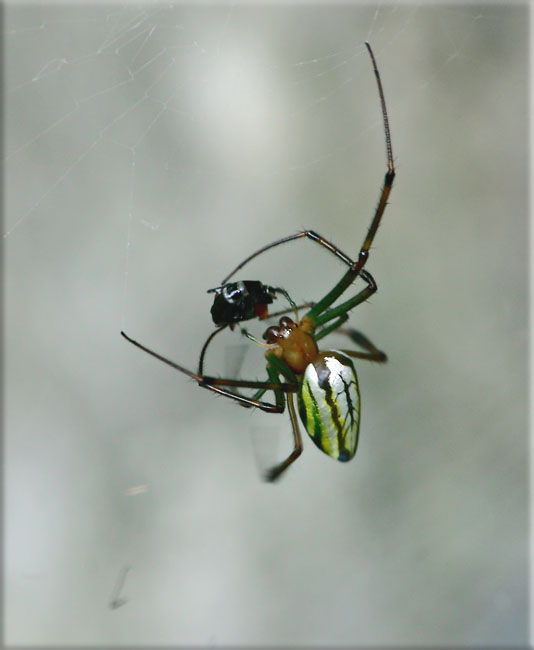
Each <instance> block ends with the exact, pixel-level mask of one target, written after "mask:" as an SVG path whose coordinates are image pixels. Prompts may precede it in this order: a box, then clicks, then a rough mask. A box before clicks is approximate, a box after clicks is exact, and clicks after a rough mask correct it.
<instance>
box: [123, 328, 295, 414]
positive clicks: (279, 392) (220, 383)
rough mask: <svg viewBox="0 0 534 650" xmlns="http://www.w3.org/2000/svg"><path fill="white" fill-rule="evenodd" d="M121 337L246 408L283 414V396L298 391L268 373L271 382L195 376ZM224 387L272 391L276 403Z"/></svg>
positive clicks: (128, 338) (293, 384) (124, 334)
mask: <svg viewBox="0 0 534 650" xmlns="http://www.w3.org/2000/svg"><path fill="white" fill-rule="evenodd" d="M121 335H122V336H123V337H124V338H125V339H126V340H127V341H129V342H130V343H131V344H132V345H135V346H136V347H137V348H139V349H140V350H143V352H146V353H147V354H150V355H151V356H153V357H155V358H156V359H159V361H162V362H163V363H165V364H167V365H168V366H170V367H171V368H174V369H175V370H178V371H179V372H182V373H183V374H184V375H187V376H188V377H191V379H194V380H195V381H196V382H197V383H198V385H199V386H202V387H203V388H207V389H208V390H211V391H213V392H214V393H218V394H219V395H223V396H224V397H229V398H230V399H233V400H236V401H237V402H239V403H241V404H245V405H247V406H254V407H256V408H259V409H261V410H262V411H266V412H267V413H283V412H284V410H285V399H284V395H283V394H284V393H285V392H293V393H294V392H296V391H297V390H298V384H297V383H282V384H281V383H280V382H279V381H278V377H277V376H276V374H274V375H271V374H270V373H269V377H270V379H271V381H268V382H266V381H248V380H245V379H243V380H241V379H225V378H220V377H208V376H206V375H197V374H195V373H194V372H191V370H188V369H187V368H184V367H183V366H180V365H179V364H177V363H175V362H174V361H172V360H171V359H168V358H167V357H164V356H163V355H161V354H158V353H157V352H155V351H154V350H151V349H150V348H147V347H146V346H144V345H142V344H141V343H139V342H138V341H135V340H134V339H132V338H130V337H129V336H128V335H127V334H126V333H125V332H121ZM273 379H274V381H273ZM226 387H230V388H232V387H233V388H257V389H265V391H267V390H272V391H274V394H275V399H276V403H275V404H272V403H271V402H261V401H259V400H257V399H254V398H248V397H244V396H243V395H239V394H238V393H233V392H232V391H231V390H227V388H226Z"/></svg>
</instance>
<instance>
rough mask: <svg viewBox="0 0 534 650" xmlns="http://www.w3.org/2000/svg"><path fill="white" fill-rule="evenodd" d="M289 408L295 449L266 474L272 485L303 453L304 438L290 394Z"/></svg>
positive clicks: (290, 394)
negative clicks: (301, 434)
mask: <svg viewBox="0 0 534 650" xmlns="http://www.w3.org/2000/svg"><path fill="white" fill-rule="evenodd" d="M287 406H288V410H289V418H290V420H291V427H292V429H293V441H294V447H293V451H292V452H291V453H290V454H289V456H288V457H287V458H286V459H285V460H284V461H282V462H281V463H280V464H278V465H275V466H274V467H272V468H271V469H270V470H268V471H267V472H266V473H265V480H266V481H268V482H270V483H272V482H273V481H276V479H278V478H280V475H281V474H282V473H283V472H285V470H286V469H287V468H288V467H289V466H290V465H291V463H293V462H295V461H296V460H297V458H298V457H299V456H300V454H301V453H302V438H301V436H300V431H299V425H298V418H297V413H296V410H295V403H294V401H293V395H292V393H288V395H287Z"/></svg>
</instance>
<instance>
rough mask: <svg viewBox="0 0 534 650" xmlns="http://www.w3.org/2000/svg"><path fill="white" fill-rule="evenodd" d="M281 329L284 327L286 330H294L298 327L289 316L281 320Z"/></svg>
mask: <svg viewBox="0 0 534 650" xmlns="http://www.w3.org/2000/svg"><path fill="white" fill-rule="evenodd" d="M280 327H283V328H284V329H285V330H294V329H295V328H296V327H297V325H296V323H295V321H294V320H292V319H291V318H289V316H282V318H281V319H280Z"/></svg>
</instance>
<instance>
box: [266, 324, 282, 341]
mask: <svg viewBox="0 0 534 650" xmlns="http://www.w3.org/2000/svg"><path fill="white" fill-rule="evenodd" d="M263 338H264V339H265V340H266V341H267V343H276V341H277V340H278V339H279V338H280V332H279V331H278V327H275V326H274V325H272V326H271V327H269V328H267V329H266V330H265V332H264V334H263Z"/></svg>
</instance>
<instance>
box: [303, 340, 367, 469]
mask: <svg viewBox="0 0 534 650" xmlns="http://www.w3.org/2000/svg"><path fill="white" fill-rule="evenodd" d="M298 403H299V413H300V417H301V419H302V423H303V424H304V426H305V427H306V431H307V432H308V434H309V435H310V437H311V439H312V440H313V442H314V443H315V444H316V445H317V446H318V447H319V449H321V450H322V451H324V452H325V454H328V455H329V456H331V457H332V458H335V459H337V460H340V461H343V462H346V461H348V460H350V459H351V458H352V457H353V456H354V454H355V453H356V447H357V446H358V431H359V427H360V392H359V389H358V377H357V376H356V370H355V369H354V365H353V363H352V361H351V360H350V359H349V358H348V357H346V356H345V355H344V354H341V353H340V352H335V351H334V352H320V353H319V356H318V357H317V359H316V360H315V361H314V362H313V363H310V364H309V365H308V366H307V368H306V370H305V371H304V375H303V378H302V386H301V389H300V391H299V394H298Z"/></svg>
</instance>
